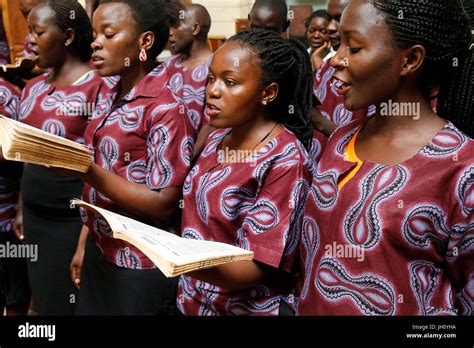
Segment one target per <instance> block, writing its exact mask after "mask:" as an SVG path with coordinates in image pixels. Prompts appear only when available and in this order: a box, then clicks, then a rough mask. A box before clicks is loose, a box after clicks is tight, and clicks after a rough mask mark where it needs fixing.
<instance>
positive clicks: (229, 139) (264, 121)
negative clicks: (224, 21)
mask: <svg viewBox="0 0 474 348" xmlns="http://www.w3.org/2000/svg"><path fill="white" fill-rule="evenodd" d="M311 84H312V76H311V62H310V60H309V56H308V53H307V52H306V50H305V48H304V47H303V45H301V44H299V43H298V42H296V41H293V40H290V41H287V40H285V39H283V38H281V37H280V36H279V35H278V34H277V33H273V32H270V31H266V30H262V29H255V30H251V31H246V32H242V33H240V34H237V35H236V36H234V37H232V38H231V39H230V40H229V41H228V42H227V43H226V44H225V45H224V46H223V47H221V48H220V49H219V50H218V51H217V52H216V54H215V56H214V58H213V61H212V64H211V67H210V72H209V78H208V86H207V90H206V94H207V106H206V113H207V115H208V116H209V117H210V120H211V125H212V126H214V127H216V128H219V129H218V130H217V131H216V132H214V133H212V134H211V135H210V136H209V137H208V139H207V143H206V146H205V149H204V151H203V152H202V153H201V156H200V157H199V159H198V160H197V162H196V164H195V166H194V168H193V169H192V170H191V172H190V174H189V175H188V177H187V179H186V182H185V185H184V213H183V219H182V236H183V237H185V238H195V239H203V240H211V241H218V242H223V243H228V244H233V245H236V246H239V247H241V248H245V249H247V250H251V251H253V252H254V255H255V258H254V261H244V262H236V263H232V264H227V265H223V266H219V267H216V268H212V269H208V270H202V271H197V272H193V273H190V274H188V275H185V276H182V277H181V278H180V284H179V293H178V301H177V302H178V307H179V309H180V310H181V312H182V313H184V314H186V315H278V314H292V313H293V312H294V304H295V301H294V298H293V295H292V294H293V291H294V287H295V281H294V280H295V279H294V278H295V272H294V271H295V267H294V266H295V265H296V264H297V254H296V253H295V252H296V250H297V245H298V236H299V230H300V229H301V223H302V221H301V218H302V212H303V211H304V204H305V201H306V196H307V192H308V188H309V184H310V180H311V163H312V162H311V161H310V160H309V159H308V155H307V152H306V149H308V148H310V146H311V145H310V144H311V136H312V134H311V126H310V120H309V112H310V108H311V92H312V86H311Z"/></svg>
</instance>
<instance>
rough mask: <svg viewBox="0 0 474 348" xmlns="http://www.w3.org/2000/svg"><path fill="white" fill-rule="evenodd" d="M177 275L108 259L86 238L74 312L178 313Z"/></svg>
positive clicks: (166, 314) (112, 313) (87, 313)
mask: <svg viewBox="0 0 474 348" xmlns="http://www.w3.org/2000/svg"><path fill="white" fill-rule="evenodd" d="M177 286H178V278H166V277H165V276H164V275H163V273H161V272H160V271H159V270H158V269H151V270H133V269H126V268H120V267H117V266H115V265H113V264H111V263H110V262H108V261H107V260H106V259H105V258H104V257H103V254H102V252H101V250H100V249H99V247H98V246H97V245H96V244H95V243H94V242H93V241H91V240H90V238H88V241H87V246H86V252H85V257H84V263H83V265H82V272H81V289H80V291H79V301H78V303H77V308H76V314H77V315H161V316H169V315H179V311H178V309H177V307H176V296H177Z"/></svg>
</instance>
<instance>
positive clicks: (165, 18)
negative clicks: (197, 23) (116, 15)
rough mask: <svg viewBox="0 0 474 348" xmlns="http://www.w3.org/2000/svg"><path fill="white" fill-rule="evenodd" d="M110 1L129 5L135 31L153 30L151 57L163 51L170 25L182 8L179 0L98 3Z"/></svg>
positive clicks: (113, 0) (136, 0) (119, 0)
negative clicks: (153, 39) (135, 27)
mask: <svg viewBox="0 0 474 348" xmlns="http://www.w3.org/2000/svg"><path fill="white" fill-rule="evenodd" d="M112 2H119V3H123V4H127V5H128V6H129V7H130V9H131V10H132V14H133V19H134V20H135V23H137V33H144V32H146V31H151V32H153V34H154V35H155V43H154V44H153V47H152V48H151V49H150V52H149V53H150V56H151V57H157V56H158V55H159V54H160V53H161V52H162V51H163V49H164V48H165V46H166V43H167V42H168V38H169V34H170V27H171V26H175V25H176V24H177V23H178V22H179V17H180V12H181V11H182V10H183V8H184V6H183V4H182V3H181V1H179V0H101V2H100V4H101V5H102V4H107V3H112Z"/></svg>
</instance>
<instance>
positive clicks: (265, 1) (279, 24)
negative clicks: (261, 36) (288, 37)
mask: <svg viewBox="0 0 474 348" xmlns="http://www.w3.org/2000/svg"><path fill="white" fill-rule="evenodd" d="M249 21H250V28H261V29H266V30H271V31H275V32H277V33H279V34H281V35H282V36H283V35H285V34H286V32H287V30H288V28H289V26H290V21H289V20H288V6H287V4H286V1H285V0H256V1H255V4H254V5H253V7H252V10H251V11H250V14H249Z"/></svg>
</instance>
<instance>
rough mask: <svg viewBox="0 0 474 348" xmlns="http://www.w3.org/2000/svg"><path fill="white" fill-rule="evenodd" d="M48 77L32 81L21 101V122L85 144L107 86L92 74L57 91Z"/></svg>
mask: <svg viewBox="0 0 474 348" xmlns="http://www.w3.org/2000/svg"><path fill="white" fill-rule="evenodd" d="M48 74H49V73H47V74H43V75H41V76H38V77H36V78H34V79H32V80H30V81H29V82H28V83H27V85H26V87H25V89H24V90H23V95H22V98H21V106H20V114H19V120H20V121H21V122H23V123H26V124H29V125H30V126H33V127H36V128H39V129H42V130H44V131H46V132H49V133H52V134H55V135H58V136H61V137H63V138H67V139H69V140H72V141H75V142H77V143H81V144H83V143H84V132H85V130H86V127H87V124H88V123H89V120H90V117H91V116H92V114H93V112H94V110H95V107H96V101H97V98H98V96H99V94H100V93H102V92H103V90H104V89H105V90H107V89H108V88H107V83H106V81H105V80H104V79H102V78H101V77H100V76H99V75H98V74H97V72H96V71H92V70H91V71H90V72H89V73H87V74H86V75H85V76H83V77H82V78H81V79H80V80H78V81H77V82H76V83H74V84H72V85H70V86H66V87H60V88H57V87H55V86H53V85H51V84H49V83H48V82H46V80H47V78H48Z"/></svg>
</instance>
